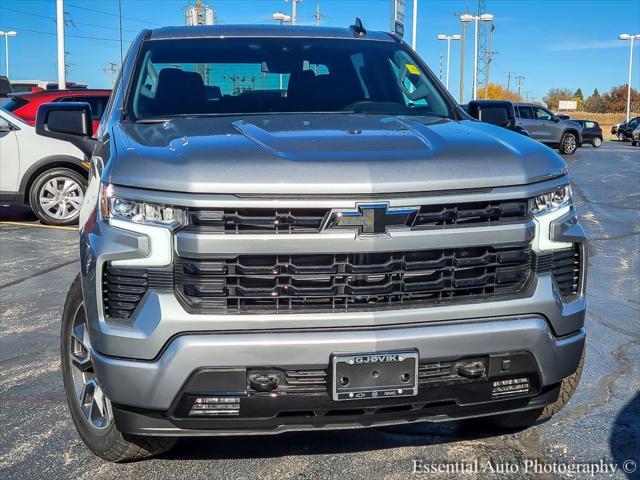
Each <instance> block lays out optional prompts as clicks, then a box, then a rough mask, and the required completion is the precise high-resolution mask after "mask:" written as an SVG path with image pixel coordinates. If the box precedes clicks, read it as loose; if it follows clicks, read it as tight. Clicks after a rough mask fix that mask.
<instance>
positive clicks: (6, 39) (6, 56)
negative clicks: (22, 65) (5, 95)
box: [0, 30, 18, 78]
mask: <svg viewBox="0 0 640 480" xmlns="http://www.w3.org/2000/svg"><path fill="white" fill-rule="evenodd" d="M0 35H2V36H4V61H5V64H4V66H5V72H6V75H7V78H9V37H15V36H16V35H18V34H17V32H14V31H13V30H11V31H10V32H1V31H0Z"/></svg>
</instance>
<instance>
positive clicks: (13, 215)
mask: <svg viewBox="0 0 640 480" xmlns="http://www.w3.org/2000/svg"><path fill="white" fill-rule="evenodd" d="M36 220H38V217H36V216H35V215H34V214H33V212H32V211H31V209H30V208H29V207H23V206H11V207H10V206H2V205H0V221H4V222H33V221H36Z"/></svg>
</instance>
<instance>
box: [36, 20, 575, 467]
mask: <svg viewBox="0 0 640 480" xmlns="http://www.w3.org/2000/svg"><path fill="white" fill-rule="evenodd" d="M37 129H38V132H39V133H40V134H42V135H46V136H49V137H54V138H58V139H64V140H68V141H70V142H72V143H73V144H74V145H77V146H79V147H80V148H81V149H82V150H83V151H84V152H85V153H86V154H87V156H89V157H90V158H91V169H92V173H91V180H90V184H89V187H88V190H87V193H86V197H85V202H84V205H83V207H82V211H81V215H80V255H81V272H80V273H79V275H78V278H77V279H76V280H75V281H74V282H73V285H72V286H71V289H70V291H69V294H68V298H67V302H66V305H65V310H64V318H63V322H62V371H63V378H64V385H65V390H66V393H67V396H68V402H69V408H70V411H71V414H72V416H73V419H74V422H75V425H76V427H77V430H78V432H79V434H80V436H81V437H82V439H83V440H84V442H85V443H86V444H87V445H88V447H89V448H90V449H91V450H92V451H93V452H95V453H96V454H97V455H99V456H101V457H102V458H105V459H108V460H111V461H125V460H132V459H138V458H144V457H146V456H149V455H153V454H157V453H159V452H162V451H165V450H167V449H168V448H170V447H171V446H172V445H173V443H174V441H175V438H176V437H180V436H203V435H234V434H235V435H237V434H275V433H281V432H287V431H292V430H297V431H300V430H311V431H316V430H319V429H335V428H355V427H371V426H379V425H390V424H396V423H403V422H417V421H442V420H448V419H472V418H478V417H484V418H485V419H486V420H487V421H490V422H492V423H493V424H494V425H497V426H500V427H522V426H528V425H532V424H534V423H536V422H538V421H541V420H543V419H546V418H549V417H550V416H551V415H553V414H554V413H556V412H557V411H558V410H559V409H560V408H562V407H563V406H564V405H565V404H566V403H567V401H568V400H569V398H570V397H571V395H572V393H573V391H574V390H575V388H576V386H577V383H578V380H579V378H580V374H581V371H582V362H583V352H584V345H585V330H584V317H585V279H586V271H585V269H586V263H587V262H586V252H585V247H586V245H585V237H584V233H583V230H582V228H581V227H580V225H579V224H578V223H577V217H576V211H575V209H574V206H573V203H572V198H571V188H570V182H569V177H568V175H567V168H566V166H565V163H564V161H563V160H562V158H560V156H559V155H558V154H557V153H555V152H554V151H552V150H550V149H549V148H547V147H545V146H543V145H541V144H539V143H538V142H536V141H534V140H532V139H530V138H527V137H525V136H523V135H520V134H518V133H515V132H511V131H508V130H505V129H502V128H499V127H497V126H494V125H490V124H487V123H482V122H478V121H475V120H474V119H472V118H471V117H469V116H468V115H467V114H466V113H465V112H464V111H463V110H462V109H461V108H460V107H459V105H457V104H456V103H455V101H454V100H453V98H452V97H451V96H450V95H449V93H448V92H447V91H446V89H445V88H444V87H443V86H442V84H441V83H440V82H438V80H437V79H436V78H435V77H434V75H433V73H432V72H431V71H430V70H429V69H428V67H427V66H426V65H425V64H424V62H423V61H422V60H421V59H420V58H419V57H418V56H417V55H416V53H415V52H414V51H412V50H411V49H410V48H409V47H407V45H406V44H405V43H404V42H403V41H402V40H401V39H400V38H398V37H396V36H394V35H391V34H388V33H383V32H371V31H369V32H368V31H366V30H365V29H364V27H363V26H362V25H361V23H360V22H356V24H355V25H353V26H352V27H350V28H324V27H315V28H313V27H294V26H292V27H282V26H272V27H268V26H257V27H252V26H215V27H198V28H195V27H175V28H173V27H171V28H160V29H157V30H146V31H143V32H142V33H141V34H140V35H139V36H138V37H137V39H136V40H135V41H134V42H133V44H132V46H131V48H130V50H129V53H128V55H127V57H126V60H125V63H124V66H123V69H122V72H121V75H120V77H119V78H118V80H117V82H116V85H115V88H114V90H113V94H112V96H111V99H110V101H109V104H108V106H107V109H106V113H105V115H104V117H103V120H102V123H101V125H100V127H99V130H98V132H97V138H96V139H93V138H92V133H93V132H92V131H91V121H90V107H89V106H88V105H87V104H83V103H53V104H45V105H43V106H42V107H40V110H39V112H38V120H37Z"/></svg>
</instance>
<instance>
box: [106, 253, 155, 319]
mask: <svg viewBox="0 0 640 480" xmlns="http://www.w3.org/2000/svg"><path fill="white" fill-rule="evenodd" d="M148 288H149V276H148V273H147V271H146V270H145V269H141V268H117V267H112V266H111V265H109V264H105V267H104V269H103V273H102V303H103V306H104V315H105V317H106V318H107V319H111V318H122V319H128V318H130V317H131V315H132V314H133V311H134V310H135V309H136V307H137V306H138V304H139V303H140V300H142V297H143V296H144V294H145V293H146V292H147V289H148Z"/></svg>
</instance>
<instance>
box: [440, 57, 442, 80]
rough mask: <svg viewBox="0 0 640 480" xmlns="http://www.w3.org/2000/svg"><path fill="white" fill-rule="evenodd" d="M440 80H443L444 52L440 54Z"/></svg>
mask: <svg viewBox="0 0 640 480" xmlns="http://www.w3.org/2000/svg"><path fill="white" fill-rule="evenodd" d="M440 81H442V54H440Z"/></svg>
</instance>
